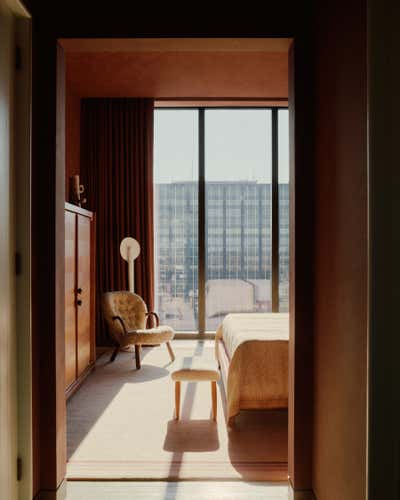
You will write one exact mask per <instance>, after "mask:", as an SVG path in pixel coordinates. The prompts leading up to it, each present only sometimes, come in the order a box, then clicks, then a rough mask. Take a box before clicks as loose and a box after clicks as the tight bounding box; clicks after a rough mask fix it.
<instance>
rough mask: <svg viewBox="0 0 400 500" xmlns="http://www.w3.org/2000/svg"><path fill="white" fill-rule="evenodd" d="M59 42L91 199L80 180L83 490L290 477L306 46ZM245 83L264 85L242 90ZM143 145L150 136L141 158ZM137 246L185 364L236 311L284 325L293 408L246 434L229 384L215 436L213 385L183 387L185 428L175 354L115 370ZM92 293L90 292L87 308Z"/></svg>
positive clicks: (280, 406)
mask: <svg viewBox="0 0 400 500" xmlns="http://www.w3.org/2000/svg"><path fill="white" fill-rule="evenodd" d="M60 45H61V47H62V50H63V52H64V55H63V57H64V58H65V82H66V87H65V104H66V108H65V112H66V114H65V148H66V149H65V150H66V164H65V172H66V174H65V193H66V200H67V201H68V200H70V198H69V197H70V196H71V193H72V201H73V200H75V201H76V199H77V196H76V195H77V190H76V188H75V186H76V184H77V183H78V184H81V185H82V186H83V188H84V192H83V193H79V195H78V198H79V197H80V198H81V199H80V201H78V204H79V205H81V206H80V207H78V208H76V207H74V206H73V205H71V204H67V205H66V214H67V217H68V218H69V219H71V217H72V219H73V222H72V226H71V225H68V224H67V226H66V234H67V236H66V238H67V239H66V244H67V247H66V248H67V256H66V259H67V260H66V268H67V271H66V293H67V299H66V321H67V340H66V374H67V380H66V390H67V397H68V403H67V443H68V456H67V459H68V461H67V478H68V479H70V480H76V479H93V478H106V479H118V478H119V479H121V478H131V479H138V478H143V477H145V478H152V479H157V478H158V479H161V480H166V479H167V480H172V479H176V480H179V479H190V478H197V479H206V478H210V477H217V478H219V479H225V480H226V479H233V480H235V479H237V478H242V479H255V480H258V481H260V480H264V481H268V480H279V481H286V478H287V475H288V468H287V462H288V454H287V447H288V445H287V439H288V421H287V418H288V417H287V406H288V394H287V392H288V346H287V344H288V327H289V323H288V319H287V312H288V310H289V305H288V304H289V125H288V110H287V105H288V51H289V46H290V40H289V39H275V40H271V39H252V40H250V39H242V40H240V41H239V40H235V39H225V40H222V41H221V40H218V41H217V40H216V39H203V40H195V39H189V40H185V43H183V42H182V41H180V40H174V39H170V40H168V39H164V40H162V41H160V40H152V39H141V40H125V41H124V40H120V41H115V40H73V39H68V40H66V39H63V40H60ZM105 67H106V68H107V71H104V70H103V68H105ZM243 71H245V72H246V74H248V75H251V77H250V78H246V79H243V73H242V72H243ZM110 75H112V77H110ZM149 96H151V97H152V99H149ZM126 123H135V124H140V125H139V126H140V127H142V129H140V130H141V132H140V133H137V132H134V133H130V132H129V131H128V132H127V129H126V126H125V124H126ZM138 136H140V137H141V139H140V140H143V137H144V141H145V142H144V143H140V144H139V147H138V142H137V141H138V140H139V139H138ZM135 141H136V142H135ZM153 144H154V149H153ZM129 148H131V149H132V148H133V149H134V148H136V149H140V150H141V153H138V155H136V156H135V155H134V154H131V153H130V152H129ZM150 150H152V151H151V152H150V153H149V151H150ZM143 152H144V153H143ZM152 157H153V162H152ZM131 167H133V169H136V170H135V171H136V176H133V175H131V174H130V173H129V169H130V168H131ZM150 170H151V171H152V175H151V176H150V175H149V174H148V172H149V171H150ZM78 175H79V176H80V180H79V181H78V180H77V177H76V176H78ZM138 177H139V180H137V178H138ZM71 181H72V183H71ZM150 184H151V186H150ZM71 187H72V192H71ZM74 189H75V191H74ZM74 196H75V198H74ZM84 199H85V201H83V200H84ZM139 211H140V214H141V215H140V217H137V216H136V214H137V213H138V212H139ZM75 212H76V214H75ZM86 212H87V213H86ZM72 214H75V215H72ZM129 214H131V215H129ZM85 216H87V217H89V218H90V223H89V225H90V224H91V225H92V226H93V228H92V229H91V230H90V231H91V236H90V237H88V239H90V238H92V239H91V240H90V244H91V245H92V248H93V249H95V252H94V253H95V254H96V256H95V258H92V260H91V264H90V263H89V261H88V265H89V266H92V268H91V276H90V277H89V276H86V279H87V280H88V281H90V286H91V292H90V294H88V293H87V291H86V290H85V287H81V286H80V285H79V284H78V283H77V278H75V277H74V273H75V272H76V268H77V267H79V260H78V264H77V265H75V264H73V263H72V260H73V258H75V255H76V252H77V251H76V248H77V243H76V242H74V238H78V239H79V236H78V237H77V236H76V235H77V234H79V226H78V229H73V225H74V224H75V223H76V222H74V221H75V220H76V219H75V218H76V217H85ZM72 219H71V220H72ZM94 219H95V221H94ZM94 228H95V229H94ZM94 233H96V235H95V236H94ZM126 236H132V237H134V238H136V239H137V240H138V241H139V243H140V247H141V249H140V251H141V253H140V256H139V257H138V259H137V261H135V291H136V292H137V293H138V294H139V295H140V296H141V297H142V298H143V299H144V301H145V303H146V305H147V307H148V309H149V310H154V311H156V312H157V313H158V314H159V316H160V320H161V323H163V324H165V325H168V326H170V327H172V328H173V329H174V331H175V335H174V339H173V340H172V341H171V346H172V348H173V350H174V352H175V355H176V357H177V359H180V358H182V357H188V356H189V357H190V356H193V355H194V356H196V357H197V356H201V357H204V358H210V357H211V358H213V357H214V337H215V331H216V330H217V328H218V327H219V325H220V324H221V322H222V320H223V318H224V316H225V315H226V314H228V313H268V312H274V313H275V314H277V315H278V316H279V313H282V314H283V323H284V326H283V330H284V336H286V337H285V340H284V341H283V342H282V344H283V345H282V346H281V347H282V349H281V351H280V352H279V353H278V354H277V356H278V359H279V362H278V364H279V363H280V364H281V365H282V363H283V365H284V366H283V368H281V373H280V374H279V375H277V373H276V370H275V373H268V374H267V375H266V376H267V378H268V377H269V378H271V377H272V378H274V377H275V378H276V377H278V378H279V377H280V378H281V379H282V380H284V382H282V383H281V386H282V387H281V388H280V393H281V394H282V393H283V394H284V396H283V398H282V400H281V401H280V402H278V403H277V404H275V403H274V404H272V409H269V410H265V408H269V406H268V404H267V406H265V401H264V402H261V403H260V402H257V403H256V406H254V404H253V406H252V405H251V404H250V406H249V405H247V406H248V407H249V408H254V407H258V408H260V410H257V411H255V412H254V411H251V410H246V405H243V409H242V410H243V411H241V412H240V415H239V417H238V419H236V423H235V425H236V427H235V426H234V425H232V423H233V422H232V420H233V417H234V415H231V414H227V408H228V407H232V405H230V404H229V405H228V406H227V404H226V400H225V397H226V396H225V393H226V387H225V386H227V382H226V380H225V383H223V382H222V380H221V381H220V382H219V384H218V394H217V401H218V406H217V408H218V411H217V414H218V417H217V428H216V427H215V425H214V424H213V423H212V421H210V420H209V419H208V418H207V417H208V416H209V415H208V412H209V408H210V405H211V397H210V394H209V389H208V384H200V383H198V384H194V383H193V382H190V383H188V384H187V386H186V385H185V384H182V389H183V392H182V395H181V407H182V412H181V419H180V421H179V422H176V421H174V417H173V413H174V384H173V382H172V381H171V380H170V379H169V378H170V377H169V370H171V369H172V366H173V365H171V364H170V363H169V357H168V354H167V351H166V349H165V346H163V345H161V346H160V347H149V348H148V347H143V349H142V350H141V352H140V354H139V358H140V360H139V363H140V366H141V367H140V372H139V371H135V369H136V366H135V361H134V357H133V354H132V352H133V349H134V347H133V345H131V346H128V347H127V348H126V350H128V352H119V353H118V355H117V357H116V359H115V361H114V362H113V363H109V359H110V352H112V350H113V345H112V342H110V340H111V339H110V335H109V332H108V331H107V328H105V325H104V322H103V317H102V311H101V303H102V300H103V299H102V297H103V294H104V293H105V292H110V291H117V290H127V289H128V286H129V284H128V279H127V278H128V267H127V264H126V263H125V262H124V261H123V260H122V258H121V256H120V254H119V244H120V242H121V240H122V239H123V238H124V237H126ZM78 246H79V243H78ZM152 246H153V248H154V250H153V251H152ZM68 249H69V253H68ZM87 257H88V256H87V255H86V258H87ZM78 259H79V258H78ZM89 260H90V259H89ZM93 262H95V263H93ZM71 265H72V268H71ZM77 272H78V273H79V270H78V271H77ZM78 281H79V278H78ZM76 288H78V289H81V288H82V289H83V290H81V291H80V292H78V294H79V296H78V295H77V293H76ZM94 290H95V292H93V291H94ZM85 293H86V296H85ZM94 296H95V300H94ZM77 300H79V301H80V304H79V307H78V308H77V307H76V305H75V302H76V301H77ZM85 309H86V314H89V315H90V317H91V318H94V317H95V318H96V326H95V325H94V321H90V320H88V322H87V323H86V328H87V330H86V339H87V341H86V344H85V340H84V336H85V334H84V333H82V331H83V330H82V329H81V332H80V333H79V332H78V333H77V329H79V327H78V326H77V323H79V317H83V316H84V314H85V313H84V310H85ZM77 317H78V322H77V321H76V318H77ZM81 321H82V320H81ZM89 323H90V329H91V330H90V335H89V334H88V332H89V330H88V324H89ZM71 324H73V326H72V328H71ZM95 332H96V333H95ZM90 336H91V337H90ZM89 337H90V338H89ZM94 337H96V340H94ZM98 356H99V357H98ZM258 356H260V354H258ZM274 356H275V355H273V357H274ZM96 357H98V359H97V368H96V370H95V371H93V372H92V368H93V366H94V362H95V358H96ZM254 357H255V358H257V353H255V354H253V358H254ZM270 364H271V363H270ZM255 365H259V363H258V362H256V363H255ZM260 370H261V373H262V371H263V369H262V368H259V372H258V377H259V379H261V378H262V377H261V378H260ZM107 375H108V377H107ZM223 377H224V375H223ZM253 377H255V379H257V373H256V374H254V375H253ZM113 378H114V382H112V379H113ZM107 381H108V382H107ZM135 382H137V383H135ZM254 385H257V381H256V382H253V386H254ZM258 385H259V386H260V384H258ZM261 385H262V384H261ZM267 385H268V384H267ZM278 385H279V384H278ZM80 386H81V387H80ZM224 387H225V389H224ZM267 392H268V388H267ZM257 397H258V396H256V399H257ZM229 399H230V396H229V395H228V401H229ZM269 399H271V397H269ZM232 404H233V403H232ZM139 407H140V408H142V410H141V411H138V408H139ZM263 408H264V410H263ZM263 412H264V413H263ZM121 413H122V414H124V415H125V417H124V418H122V420H121ZM228 413H229V410H228ZM236 413H238V412H237V411H236ZM228 420H230V422H229V424H230V425H229V426H228V425H227V423H226V422H227V421H228ZM143 428H144V429H146V434H143V435H141V433H140V431H139V432H138V429H143ZM121 429H123V432H120V430H121ZM147 432H148V433H149V434H150V435H152V438H151V439H149V438H148V437H147V436H148V434H147ZM182 436H184V437H185V439H183V438H182ZM142 440H144V441H142ZM260 440H261V441H262V442H263V445H262V446H260ZM132 442H133V443H135V442H136V443H137V444H136V445H133V446H132V445H131V444H130V443H132ZM138 456H140V457H141V460H140V461H139V460H138ZM99 457H101V460H100V459H99ZM117 464H118V466H117ZM210 464H214V467H215V471H213V472H212V473H210ZM215 464H217V465H218V466H217V465H215ZM282 484H285V483H282Z"/></svg>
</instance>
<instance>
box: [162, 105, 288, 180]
mask: <svg viewBox="0 0 400 500" xmlns="http://www.w3.org/2000/svg"><path fill="white" fill-rule="evenodd" d="M278 138H279V144H278V157H279V182H282V183H287V182H288V181H289V137H288V112H287V111H286V110H282V111H279V122H278ZM205 174H206V181H238V180H240V181H243V180H249V181H258V182H271V111H270V110H261V109H240V110H231V109H230V110H225V109H214V110H213V109H210V110H206V111H205ZM197 178H198V112H197V110H188V109H185V110H182V109H181V110H168V109H159V110H155V116H154V181H155V182H156V183H167V182H168V183H169V182H176V181H178V182H179V181H191V180H193V181H195V180H197Z"/></svg>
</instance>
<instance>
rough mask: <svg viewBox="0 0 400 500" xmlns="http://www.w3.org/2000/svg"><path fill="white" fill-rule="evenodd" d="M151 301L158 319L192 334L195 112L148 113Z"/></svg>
mask: <svg viewBox="0 0 400 500" xmlns="http://www.w3.org/2000/svg"><path fill="white" fill-rule="evenodd" d="M154 228H155V302H156V311H158V313H159V315H160V319H161V321H163V322H165V323H167V324H168V325H171V326H172V327H173V328H174V329H175V330H177V331H196V332H197V330H198V326H197V325H198V321H197V305H198V111H197V110H161V109H160V110H155V113H154Z"/></svg>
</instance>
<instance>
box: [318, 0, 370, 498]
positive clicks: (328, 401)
mask: <svg viewBox="0 0 400 500" xmlns="http://www.w3.org/2000/svg"><path fill="white" fill-rule="evenodd" d="M344 8H345V11H346V15H345V16H343V15H342V14H343V11H344ZM315 55H316V59H315V71H316V80H315V85H316V103H315V104H316V106H315V238H314V253H315V298H314V311H315V316H314V387H315V391H314V409H315V410H314V459H313V487H314V492H315V494H316V496H317V498H318V500H337V499H339V498H340V500H363V499H364V498H365V491H366V415H367V392H366V389H367V279H368V263H367V257H368V253H367V249H368V240H367V213H368V212H367V66H366V59H367V57H366V12H365V4H364V2H362V1H354V2H350V3H349V2H346V4H344V2H342V1H339V2H337V3H334V4H331V5H330V8H329V12H328V10H327V9H326V10H324V9H323V8H321V10H320V11H319V12H318V23H317V28H316V44H315Z"/></svg>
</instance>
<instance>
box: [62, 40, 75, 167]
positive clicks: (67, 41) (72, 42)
mask: <svg viewBox="0 0 400 500" xmlns="http://www.w3.org/2000/svg"><path fill="white" fill-rule="evenodd" d="M67 42H68V41H67ZM72 43H73V42H72ZM64 55H65V54H64ZM61 57H63V56H61ZM64 70H65V68H64ZM61 163H62V160H61ZM61 171H62V170H61ZM59 173H60V172H59ZM62 177H63V176H62Z"/></svg>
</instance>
